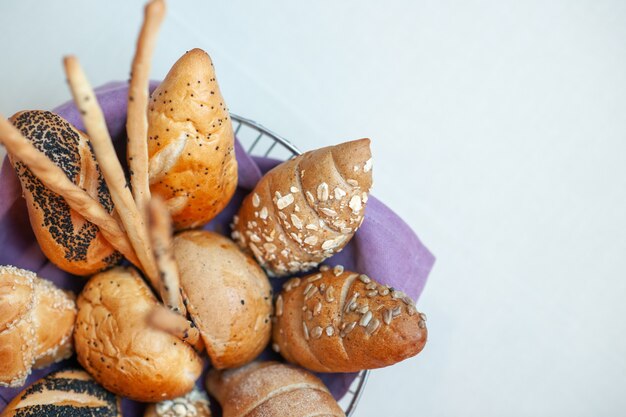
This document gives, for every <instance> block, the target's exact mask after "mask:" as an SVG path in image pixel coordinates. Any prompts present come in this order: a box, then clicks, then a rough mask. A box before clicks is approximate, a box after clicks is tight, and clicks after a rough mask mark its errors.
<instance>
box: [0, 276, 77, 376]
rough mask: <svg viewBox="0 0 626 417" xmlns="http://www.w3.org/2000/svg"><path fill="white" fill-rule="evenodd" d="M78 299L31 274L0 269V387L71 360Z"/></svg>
mask: <svg viewBox="0 0 626 417" xmlns="http://www.w3.org/2000/svg"><path fill="white" fill-rule="evenodd" d="M75 317H76V306H75V304H74V295H73V294H71V293H66V292H65V291H62V290H60V289H58V288H56V287H55V286H54V285H53V284H52V283H51V282H49V281H46V280H44V279H41V278H39V277H37V276H36V275H35V274H34V273H33V272H30V271H26V270H23V269H18V268H15V267H12V266H0V387H2V386H4V387H6V386H8V387H19V386H21V385H24V382H25V381H26V378H27V377H28V375H30V372H31V370H32V369H33V368H35V369H37V368H43V367H45V366H48V365H50V364H51V363H54V362H58V361H60V360H62V359H66V358H69V357H70V356H71V355H72V352H73V349H72V331H73V329H74V319H75Z"/></svg>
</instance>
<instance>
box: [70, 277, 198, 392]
mask: <svg viewBox="0 0 626 417" xmlns="http://www.w3.org/2000/svg"><path fill="white" fill-rule="evenodd" d="M156 304H157V300H156V298H155V296H154V295H153V294H152V292H151V291H150V289H149V288H148V286H147V285H146V284H145V282H144V281H143V280H142V279H141V278H140V276H139V274H138V273H137V271H136V270H135V269H131V268H121V267H117V268H113V269H111V270H108V271H106V272H102V273H100V274H97V275H94V276H93V277H92V278H91V279H90V280H89V282H88V283H87V285H86V286H85V288H84V289H83V291H82V292H81V294H80V295H79V297H78V301H77V305H78V316H77V318H76V331H75V334H74V339H75V345H76V353H77V356H78V361H79V362H80V364H81V365H82V366H83V367H84V368H85V369H86V370H87V371H88V372H89V373H90V374H91V375H92V376H93V377H94V378H95V379H96V381H98V382H99V383H100V384H102V385H103V386H104V387H105V388H106V389H108V390H109V391H111V392H114V393H116V394H119V395H121V396H124V397H128V398H131V399H133V400H136V401H146V402H156V401H161V400H164V399H172V398H176V397H178V396H181V395H184V394H185V393H187V392H189V391H190V390H191V389H192V388H193V386H194V382H195V380H196V379H197V378H198V377H199V376H200V372H201V371H202V361H201V359H200V357H199V356H198V355H197V354H196V352H195V351H194V350H193V349H192V348H191V347H190V346H189V345H187V344H186V343H183V342H182V341H180V340H179V339H177V338H176V337H174V336H171V335H169V334H167V333H165V332H162V331H159V330H155V329H153V328H151V327H150V326H148V325H147V324H146V316H147V314H148V313H149V312H150V311H151V309H152V308H153V307H154V306H155V305H156Z"/></svg>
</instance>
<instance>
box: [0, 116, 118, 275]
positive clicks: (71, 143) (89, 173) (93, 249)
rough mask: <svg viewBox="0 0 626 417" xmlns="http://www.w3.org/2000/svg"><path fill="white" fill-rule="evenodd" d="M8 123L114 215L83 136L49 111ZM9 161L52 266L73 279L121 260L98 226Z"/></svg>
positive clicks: (40, 242)
mask: <svg viewBox="0 0 626 417" xmlns="http://www.w3.org/2000/svg"><path fill="white" fill-rule="evenodd" d="M11 122H12V123H13V124H14V125H15V126H16V127H17V128H18V129H19V130H20V131H21V132H22V134H23V135H24V136H25V137H26V138H27V139H29V140H30V141H31V142H32V143H33V145H34V146H35V147H36V148H37V149H38V150H40V151H41V152H43V153H45V154H46V156H48V158H50V159H51V160H52V161H53V162H54V163H56V164H57V165H58V166H59V167H61V168H62V169H63V171H64V172H65V173H66V175H67V176H68V178H69V179H70V180H72V181H73V182H74V183H75V184H76V185H78V186H79V187H81V188H83V189H85V190H86V191H87V193H88V194H89V195H90V196H92V197H93V198H94V199H96V200H97V201H99V202H100V204H101V205H102V206H103V207H104V208H105V209H106V210H107V211H108V212H109V213H112V212H113V203H112V201H111V196H110V195H109V191H108V189H107V186H106V184H105V182H104V178H103V177H102V174H101V172H100V169H99V168H98V164H97V163H96V160H95V158H94V155H93V153H92V151H91V148H90V145H89V138H87V136H86V135H85V134H83V133H81V132H80V131H78V130H77V129H76V128H75V127H74V126H72V125H71V124H69V123H68V122H67V121H65V120H64V119H63V118H62V117H60V116H57V115H56V114H54V113H51V112H48V111H39V110H34V111H24V112H20V113H17V114H15V115H14V116H13V117H12V118H11ZM9 158H10V159H11V163H12V164H13V167H14V168H15V171H16V172H17V176H18V177H19V179H20V182H21V184H22V190H23V195H24V198H25V199H26V206H27V208H28V216H29V217H30V223H31V225H32V228H33V231H34V233H35V237H36V238H37V242H39V246H40V247H41V250H42V251H43V253H44V254H45V255H46V256H47V257H48V259H50V261H51V262H52V263H54V264H55V265H56V266H58V267H59V268H61V269H62V270H64V271H67V272H69V273H71V274H74V275H90V274H93V273H95V272H97V271H100V270H102V269H104V268H107V267H110V266H111V265H114V264H117V263H118V262H119V261H120V260H121V255H120V254H119V252H117V251H115V250H114V249H113V247H112V246H111V245H110V244H109V242H108V241H107V240H106V239H105V238H104V237H103V235H102V233H101V232H100V231H99V229H98V227H97V226H96V225H94V224H93V223H90V222H88V221H87V220H85V218H83V217H82V216H81V215H79V214H78V213H76V212H75V211H74V210H71V209H70V207H69V206H68V205H67V203H66V201H65V200H64V199H63V197H61V196H59V195H58V194H56V193H54V192H52V191H50V190H49V189H48V188H46V187H45V186H44V185H43V184H42V183H41V181H40V180H39V179H38V178H37V177H35V176H34V175H33V173H32V172H31V171H30V170H29V169H28V168H26V166H24V164H22V163H21V162H20V161H18V160H16V159H15V158H13V157H11V155H10V154H9Z"/></svg>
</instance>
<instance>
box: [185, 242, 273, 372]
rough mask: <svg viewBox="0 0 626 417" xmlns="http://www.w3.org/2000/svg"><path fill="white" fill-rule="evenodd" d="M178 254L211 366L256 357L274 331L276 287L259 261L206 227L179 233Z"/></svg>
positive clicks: (234, 364)
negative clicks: (273, 289) (274, 295)
mask: <svg viewBox="0 0 626 417" xmlns="http://www.w3.org/2000/svg"><path fill="white" fill-rule="evenodd" d="M174 256H175V257H176V263H177V264H178V268H179V271H180V284H181V289H182V292H183V295H184V297H185V304H186V306H187V311H188V312H189V315H190V316H191V318H192V320H193V322H194V323H195V325H196V327H197V328H198V330H199V331H200V335H201V336H202V339H203V340H204V344H205V346H206V350H207V354H208V355H209V357H210V358H211V364H212V365H213V366H214V367H215V368H217V369H223V368H233V367H237V366H241V365H243V364H245V363H248V362H250V361H252V360H253V359H254V358H256V357H257V356H258V355H259V353H261V351H262V350H263V348H265V346H266V345H267V343H268V341H269V339H270V335H271V329H272V324H271V315H272V289H271V287H270V283H269V280H268V279H267V276H266V275H265V273H263V270H262V269H261V268H260V267H259V265H258V264H257V263H256V262H255V261H254V259H252V258H251V257H250V256H248V255H246V254H244V253H243V252H242V251H241V250H240V249H239V248H238V247H237V245H236V244H235V243H234V242H233V241H231V240H230V239H228V238H226V237H224V236H221V235H218V234H217V233H213V232H207V231H204V230H189V231H186V232H182V233H180V234H178V235H177V236H176V237H175V238H174Z"/></svg>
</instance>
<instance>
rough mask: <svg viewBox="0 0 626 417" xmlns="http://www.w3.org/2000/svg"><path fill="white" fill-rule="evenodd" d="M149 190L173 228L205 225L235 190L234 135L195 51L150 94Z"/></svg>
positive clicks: (206, 65)
mask: <svg viewBox="0 0 626 417" xmlns="http://www.w3.org/2000/svg"><path fill="white" fill-rule="evenodd" d="M148 123H149V125H148V126H149V127H148V155H149V174H150V191H151V192H152V193H154V194H158V195H160V196H161V197H162V198H163V199H164V200H165V201H166V202H167V204H168V206H169V209H170V212H171V214H172V217H173V220H174V224H175V227H176V228H177V229H178V230H180V229H186V228H191V227H197V226H200V225H202V224H205V223H208V222H209V221H210V220H211V219H213V217H215V216H216V215H217V214H218V213H219V212H220V211H222V209H223V208H224V207H225V206H226V204H228V202H229V201H230V198H231V197H232V196H233V193H234V192H235V188H236V187H237V161H236V160H235V151H234V134H233V127H232V124H231V120H230V116H229V114H228V109H227V108H226V103H225V102H224V99H223V98H222V94H221V92H220V89H219V87H218V85H217V81H216V79H215V70H214V68H213V63H212V62H211V58H210V57H209V55H208V54H207V53H206V52H204V51H203V50H201V49H193V50H191V51H189V52H187V53H185V55H183V56H182V57H181V58H180V59H179V60H178V61H177V62H176V63H175V64H174V66H173V67H172V69H171V70H170V72H169V73H168V74H167V76H166V77H165V80H164V81H163V82H162V83H161V85H160V86H159V87H158V88H157V89H156V90H155V91H154V92H153V93H152V99H151V101H150V105H149V110H148Z"/></svg>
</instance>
